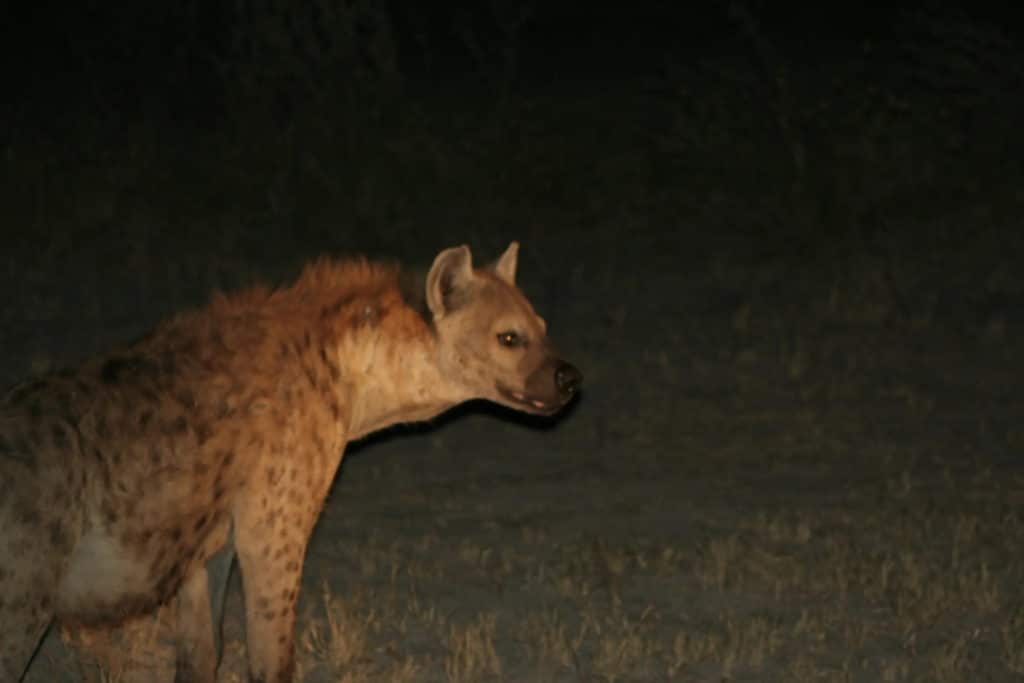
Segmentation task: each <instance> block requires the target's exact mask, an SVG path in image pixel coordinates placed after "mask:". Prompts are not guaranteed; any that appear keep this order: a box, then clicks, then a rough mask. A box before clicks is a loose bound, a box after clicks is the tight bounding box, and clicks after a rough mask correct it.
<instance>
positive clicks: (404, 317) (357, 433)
mask: <svg viewBox="0 0 1024 683" xmlns="http://www.w3.org/2000/svg"><path fill="white" fill-rule="evenodd" d="M394 303H395V302H394V301H393V300H392V301H387V302H382V301H372V302H370V301H368V302H365V303H364V304H363V309H364V313H363V314H364V315H365V317H366V318H367V320H368V322H367V324H365V325H362V326H360V327H358V328H357V329H353V330H351V333H350V334H349V335H347V336H346V338H345V339H344V340H343V341H342V343H341V345H340V349H339V351H340V353H341V358H342V360H343V364H342V365H343V367H345V368H347V373H346V374H348V375H349V377H350V380H349V384H348V391H349V401H350V405H351V411H350V423H349V439H358V438H361V437H363V436H366V435H367V434H370V433H372V432H375V431H377V430H380V429H384V428H386V427H389V426H391V425H394V424H398V423H402V422H421V421H424V420H429V419H431V418H433V417H435V416H437V415H439V414H440V413H442V412H444V411H446V410H448V409H449V408H451V407H453V406H455V405H456V404H458V403H461V402H463V401H465V400H467V399H468V398H470V397H469V396H467V395H463V394H464V393H465V392H463V391H462V390H461V389H459V387H457V386H456V385H455V384H454V383H453V382H451V381H450V380H449V379H448V378H447V377H445V374H444V373H443V372H442V371H441V368H440V366H439V357H440V353H439V347H438V340H437V337H436V336H435V334H434V331H433V329H432V327H431V326H430V324H429V323H428V322H427V321H426V320H425V319H424V318H423V317H422V316H421V315H420V313H419V312H417V311H414V310H412V308H411V307H410V306H409V305H408V304H407V303H404V302H403V303H402V304H399V305H394Z"/></svg>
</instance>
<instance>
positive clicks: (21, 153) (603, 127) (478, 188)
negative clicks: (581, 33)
mask: <svg viewBox="0 0 1024 683" xmlns="http://www.w3.org/2000/svg"><path fill="white" fill-rule="evenodd" d="M714 73H720V74H724V75H723V77H722V80H721V81H720V82H718V81H716V85H714V86H713V87H712V86H711V85H709V82H708V80H707V79H708V74H707V73H706V72H692V73H691V72H689V71H687V72H685V73H682V74H677V75H674V76H672V75H670V76H666V77H665V78H666V79H667V80H666V81H663V82H662V84H663V85H664V84H666V83H667V84H668V85H669V86H671V87H669V88H668V89H667V90H665V89H662V90H659V91H658V92H654V93H653V94H652V91H651V90H645V89H644V88H641V87H637V84H636V83H633V82H631V83H628V84H622V83H620V84H619V85H617V86H615V87H618V88H620V89H619V90H616V91H615V92H616V93H618V96H617V97H614V98H609V97H608V96H607V90H606V89H604V88H603V87H601V88H593V89H588V88H587V87H583V86H580V87H578V88H575V89H572V90H571V91H570V90H568V89H566V90H563V91H559V92H555V93H552V92H547V91H542V90H541V91H538V92H537V93H535V94H534V95H530V96H526V95H524V96H523V97H522V98H521V99H513V100H511V101H510V102H506V103H505V105H504V106H505V107H506V109H503V110H501V111H500V112H498V113H494V112H491V113H489V114H480V113H479V111H477V110H475V109H471V108H469V107H466V108H462V109H459V108H456V107H455V106H454V105H451V103H448V104H446V105H445V106H446V107H448V109H447V110H446V111H445V115H444V116H439V117H436V118H433V119H431V118H429V117H427V118H425V119H423V120H421V121H420V123H419V124H418V127H416V128H415V129H409V128H405V129H403V130H402V132H401V134H400V135H395V136H394V137H391V138H389V139H388V141H387V142H382V143H380V144H379V145H378V146H372V145H371V143H369V142H367V143H366V145H368V146H370V149H369V151H368V150H367V148H359V149H357V150H356V152H358V154H360V155H362V156H357V157H356V158H357V159H359V160H361V161H364V162H365V163H362V164H361V165H360V166H359V168H357V169H352V168H350V167H349V166H348V165H347V163H348V162H347V160H348V159H349V158H350V157H346V156H345V155H344V154H340V153H339V154H338V155H337V156H330V152H329V151H328V150H326V149H324V148H317V147H314V146H311V145H308V144H307V142H308V141H305V140H302V139H299V138H290V139H288V140H286V141H285V140H278V141H271V142H269V143H267V145H266V147H265V148H260V149H255V148H252V147H249V148H244V149H242V148H239V147H232V148H231V150H233V153H234V154H235V156H231V155H230V154H229V153H228V152H225V153H224V154H220V152H219V151H218V148H215V149H213V150H208V154H209V155H208V156H203V157H196V156H191V157H190V156H189V155H188V154H185V153H178V152H166V153H164V152H161V151H160V150H162V149H164V147H162V146H161V145H163V144H167V146H168V147H174V144H170V143H159V144H158V143H155V142H153V141H152V140H151V139H150V138H149V137H146V135H145V134H144V133H133V132H128V133H122V134H121V135H122V136H123V137H116V138H115V137H109V138H101V139H100V142H102V143H103V144H99V143H95V144H94V143H84V142H83V143H82V144H81V145H80V146H79V147H76V148H74V149H73V150H72V151H68V150H67V149H60V148H58V146H50V147H47V146H35V142H34V141H24V143H23V144H22V143H19V142H18V141H17V140H15V142H14V143H12V145H11V146H10V148H9V149H10V152H9V153H8V155H7V160H6V161H5V162H4V163H5V166H4V174H5V175H4V177H5V181H4V183H3V185H4V187H5V190H4V193H5V195H6V197H7V199H6V200H5V201H6V202H7V205H8V206H11V207H12V209H11V210H10V211H9V212H8V216H9V217H13V219H16V221H17V227H9V231H10V232H11V235H12V237H11V239H10V240H9V243H8V244H9V248H7V249H5V250H4V251H3V258H4V261H6V263H4V264H3V265H2V268H3V276H2V278H0V285H2V286H3V291H4V292H6V295H5V297H4V299H3V303H2V306H0V350H2V354H0V380H2V381H3V382H2V383H3V384H10V383H11V382H14V381H16V380H19V379H23V378H24V377H26V376H29V375H31V374H34V373H40V372H45V371H47V370H49V369H52V368H55V367H59V366H63V365H67V364H73V363H74V362H75V361H76V360H78V359H81V358H83V357H85V356H88V355H89V354H91V353H95V352H97V351H99V350H100V349H103V348H106V347H109V346H110V345H112V344H114V343H116V342H118V341H123V340H125V339H130V338H132V337H133V336H135V335H137V334H138V333H140V332H142V331H144V330H145V329H146V328H147V327H149V326H150V325H152V324H153V323H154V322H155V321H156V320H158V319H159V318H160V317H162V316H164V315H167V314H169V313H170V312H172V311H174V310H178V309H180V308H182V307H185V306H191V305H197V304H200V303H201V302H202V301H203V300H205V298H206V296H207V294H208V292H209V291H210V290H211V289H213V288H217V287H233V286H236V285H238V284H239V283H244V282H248V281H251V280H253V279H268V280H271V281H274V280H279V279H281V278H282V277H287V275H288V274H289V273H293V272H294V271H295V268H296V267H297V264H299V263H301V262H302V261H304V260H307V259H310V258H313V257H315V256H316V255H318V254H320V253H323V252H337V251H366V252H369V253H371V254H373V255H382V254H383V255H393V256H395V257H400V258H404V259H410V260H414V261H418V262H425V261H427V260H428V259H429V258H430V257H431V256H432V255H433V254H434V253H435V252H436V251H438V250H439V249H441V248H443V247H446V246H451V245H454V244H459V243H462V242H468V243H469V244H471V245H472V247H473V249H474V253H475V254H477V255H478V257H483V256H484V255H489V256H495V255H497V254H498V253H500V249H501V248H503V247H504V245H505V244H507V242H508V241H509V240H511V239H519V240H521V241H522V255H521V260H520V275H519V277H520V281H521V284H522V286H523V287H524V289H525V290H526V292H527V294H528V295H529V296H531V297H532V298H533V300H534V301H535V303H536V305H537V308H538V310H539V311H540V312H541V314H542V315H544V316H545V317H546V318H547V320H548V321H549V324H550V326H551V333H552V336H553V337H554V339H555V340H556V342H558V343H559V345H560V347H561V348H562V349H563V352H564V354H565V356H566V357H567V358H568V359H569V360H571V361H572V362H574V363H575V364H576V365H578V366H579V367H580V369H581V370H582V371H583V373H584V375H585V384H584V391H583V394H582V396H581V397H580V400H579V401H578V402H577V403H576V404H575V405H574V406H573V407H572V409H571V410H570V411H569V412H568V414H566V415H564V416H563V417H562V418H561V419H559V420H557V421H555V422H550V423H549V422H544V421H536V420H527V419H523V418H520V417H518V416H515V415H512V414H511V413H506V412H504V411H498V410H495V409H492V408H489V407H487V406H479V405H473V406H469V407H467V408H465V409H460V410H457V411H455V413H454V414H452V415H450V416H446V417H445V418H442V419H440V420H438V421H437V422H436V423H435V424H432V425H429V426H425V427H422V428H405V429H400V430H395V431H393V432H389V433H387V434H385V435H380V436H376V437H371V438H369V439H368V440H367V441H366V442H365V443H361V444H357V445H355V446H354V447H352V448H351V449H350V451H349V454H348V455H347V456H346V458H345V460H344V463H343V465H342V469H341V472H340V475H339V476H338V479H337V481H336V482H335V486H334V489H333V492H332V494H331V497H330V499H329V502H328V504H327V506H326V509H325V511H324V514H323V517H322V519H321V521H320V524H319V526H318V528H317V532H316V535H315V537H314V539H313V542H312V546H311V548H310V552H309V556H308V559H307V563H306V567H305V583H304V590H303V593H302V597H301V601H300V614H301V618H300V624H299V632H300V639H299V642H300V645H299V660H300V668H301V673H302V676H301V678H302V680H303V681H311V682H320V681H323V682H328V681H330V682H342V681H344V682H346V683H358V682H361V681H389V682H396V683H397V682H410V683H411V682H420V681H424V682H427V681H449V682H454V683H459V682H475V681H509V682H519V681H531V682H533V681H537V682H546V681H552V682H555V681H566V682H570V681H571V682H575V683H581V682H584V681H586V682H601V683H611V682H628V681H694V682H697V681H701V682H704V681H707V682H710V681H794V682H797V681H808V682H809V681H849V682H854V681H857V682H865V683H867V682H871V683H874V682H877V681H936V682H950V683H954V682H965V681H1012V680H1021V678H1022V677H1024V590H1022V586H1024V555H1022V552H1021V549H1022V548H1024V507H1022V505H1024V424H1022V422H1021V415H1022V414H1024V383H1022V379H1024V365H1022V358H1024V356H1022V351H1024V271H1022V270H1021V266H1020V264H1021V263H1022V261H1021V256H1022V255H1024V249H1022V246H1024V238H1022V236H1021V235H1022V232H1021V230H1020V216H1021V215H1024V213H1022V209H1024V194H1022V193H1021V190H1020V188H1021V187H1024V186H1022V185H1021V184H1020V182H1019V181H1020V180H1021V178H1022V174H1021V168H1020V166H1019V157H1018V161H1017V162H1015V163H1016V166H1012V162H1011V161H1006V158H1004V157H998V159H1001V160H1002V161H1005V162H1006V163H1004V164H1003V165H999V164H998V163H988V162H987V161H986V160H987V159H990V157H986V156H984V155H985V154H989V153H992V154H997V152H993V151H992V150H1007V149H1011V150H1012V149H1017V148H1012V147H1007V146H1006V140H1005V139H1002V138H1000V139H999V141H997V142H998V144H997V142H991V144H989V143H988V142H986V141H988V138H987V137H985V138H983V137H981V134H980V133H979V134H978V137H971V136H972V135H974V134H973V133H972V134H968V133H963V135H964V136H965V138H964V139H967V140H969V141H972V144H971V145H969V146H968V147H967V148H964V149H967V150H968V151H962V150H961V151H957V150H954V151H952V152H948V153H949V154H950V155H952V157H946V156H942V155H943V154H946V153H947V151H941V153H940V152H934V154H935V156H934V157H927V158H924V157H922V156H920V155H919V151H920V150H932V151H934V149H936V148H934V147H933V146H931V142H930V139H925V138H921V139H920V140H917V139H916V138H909V137H905V138H900V139H901V140H902V142H901V143H900V144H903V143H904V142H905V143H906V148H905V147H899V146H898V145H897V146H894V147H884V148H882V147H878V146H872V145H876V143H878V139H876V138H875V137H872V136H873V135H874V132H871V131H874V130H875V129H871V131H868V132H864V130H865V129H861V128H857V129H855V128H854V125H853V124H852V123H851V124H850V125H849V126H848V128H847V129H843V130H841V131H839V132H838V133H836V135H837V140H839V142H836V143H835V144H825V143H822V142H820V140H819V138H817V137H815V133H814V131H813V130H812V131H811V132H807V130H808V129H806V128H805V129H801V130H798V131H796V132H795V133H794V132H793V131H792V130H790V131H789V132H788V133H787V130H786V128H785V126H784V125H783V124H782V123H781V122H783V121H784V120H792V118H793V116H789V117H788V118H787V117H781V116H780V115H779V113H778V112H779V107H780V106H788V107H791V108H792V110H791V111H790V112H789V113H790V114H793V115H800V114H801V113H802V112H804V111H805V108H804V107H803V104H801V103H802V102H803V100H800V99H799V93H798V94H797V95H792V97H793V98H796V99H795V100H785V101H784V100H782V99H780V96H779V95H778V93H775V94H774V95H773V94H771V93H768V94H765V95H757V94H756V93H755V94H754V95H749V97H752V98H755V100H754V102H755V103H756V102H760V103H761V104H760V105H758V106H760V108H759V109H756V110H751V109H750V106H751V105H750V104H749V103H748V104H742V103H741V102H739V101H738V100H737V99H736V98H739V97H740V94H742V93H748V94H749V90H747V89H745V87H746V86H742V87H740V86H736V87H733V85H730V82H731V81H729V80H728V79H729V78H733V80H734V81H735V79H736V78H740V77H736V76H735V74H736V73H737V72H736V71H735V70H732V67H729V68H726V67H722V70H721V71H720V72H714ZM726 77H728V78H726ZM743 78H745V77H743ZM740 80H742V78H740ZM746 82H747V81H743V83H746ZM741 85H742V84H741ZM684 86H685V87H684ZM608 87H611V86H608ZM795 87H796V86H794V88H795ZM684 91H685V93H689V95H684V94H683V93H684ZM738 93H739V94H738ZM743 97H747V95H743ZM757 97H760V98H762V99H756V98H757ZM787 97H789V96H787ZM837 97H838V96H837ZM924 97H925V96H924V95H922V98H924ZM811 99H813V98H811V97H810V96H808V100H807V101H808V102H810V100H811ZM697 101H699V102H700V103H701V107H703V109H700V111H696V110H695V109H694V107H696V105H695V104H693V103H694V102H697ZM794 101H795V102H796V103H794ZM814 101H815V102H817V100H814ZM810 106H811V105H810V104H808V105H807V107H808V108H809V107H810ZM927 108H928V100H927V99H922V104H921V105H920V110H922V111H923V110H926V109H927ZM453 111H454V112H461V113H458V114H452V113H451V112H453ZM751 111H755V114H753V115H748V113H749V112H751ZM884 111H888V110H887V109H886V110H884ZM901 111H902V110H901ZM915 111H916V110H915ZM723 112H726V113H728V112H732V118H728V119H727V118H723V117H724V116H725V114H724V113H723ZM773 112H774V113H773ZM446 117H451V118H454V119H455V120H453V121H447V122H446V123H445V124H444V125H445V126H449V127H448V128H442V127H441V124H440V123H437V122H438V121H441V120H444V119H446ZM761 119H763V120H766V121H768V123H765V124H764V130H762V128H759V127H757V126H755V125H753V124H752V123H751V122H752V121H754V122H756V121H757V120H761ZM807 120H808V121H811V120H817V119H811V118H808V119H807ZM872 120H874V119H872ZM424 121H425V122H424ZM481 121H483V123H481ZM833 121H834V120H833ZM773 122H774V123H773ZM854 123H856V122H854ZM913 124H914V121H913V120H907V119H905V118H902V119H900V118H895V117H894V119H893V121H892V123H891V125H890V124H886V127H885V130H886V132H887V133H893V134H894V136H895V137H897V138H898V137H899V135H901V134H902V133H901V132H900V131H904V130H908V129H914V130H917V129H916V128H914V125H913ZM758 125H760V124H758ZM901 126H902V127H901ZM467 130H472V131H473V132H472V134H471V135H469V134H467V133H466V131H467ZM815 130H817V129H815ZM956 130H957V131H959V130H960V129H956ZM986 130H987V131H988V132H989V133H990V134H991V135H992V136H998V135H1000V134H1001V133H1000V132H999V130H997V129H995V128H987V129H986ZM857 131H860V132H857ZM840 133H841V134H842V135H845V136H848V137H839V136H840ZM957 134H960V133H957ZM296 135H298V134H296ZM787 135H790V136H794V135H795V136H796V137H787ZM920 135H922V136H923V135H925V134H924V133H920ZM133 136H137V137H133ZM802 136H806V137H802ZM858 136H860V137H858ZM879 139H880V138H879ZM765 140H768V141H771V145H769V144H764V145H762V144H761V143H762V142H764V141H765ZM1017 142H1018V143H1019V140H1018V141H1017ZM129 143H130V144H129ZM847 143H849V144H847ZM855 143H856V144H855ZM345 144H351V141H349V142H346V143H345ZM373 144H377V143H373ZM878 144H881V143H878ZM893 144H894V145H895V143H893ZM133 145H134V146H133ZM772 145H775V146H774V147H773V146H772ZM857 145H860V146H857ZM914 145H918V146H916V147H915V146H914ZM986 145H987V146H986ZM869 147H870V150H869V151H864V150H866V149H868V148H869ZM897 147H898V149H897ZM346 149H349V151H351V148H346ZM801 149H803V150H804V151H805V152H806V155H805V157H806V163H805V164H804V165H799V166H797V167H794V165H793V163H792V161H793V159H792V156H791V154H790V152H794V151H798V150H801ZM908 149H909V151H907V150H908ZM958 149H959V148H958ZM39 150H42V151H39ZM140 150H141V151H140ZM153 150H156V151H153ZM850 150H855V151H854V152H851V151H850ZM856 150H861V151H856ZM915 150H916V151H915ZM971 150H973V151H971ZM78 152H81V154H78ZM975 152H976V155H975V156H972V154H975ZM929 153H932V152H929ZM1002 153H1003V152H998V154H1002ZM286 154H287V155H291V156H289V159H290V161H289V164H291V165H290V166H289V167H288V168H289V170H287V171H285V170H282V165H281V164H277V163H274V164H270V165H267V166H261V165H260V163H259V161H261V160H262V161H265V160H266V159H267V158H277V159H282V158H284V156H283V155H286ZM920 154H923V152H921V153H920ZM133 155H134V156H133ZM150 155H151V156H150ZM318 155H320V156H318ZM915 155H917V156H915ZM957 155H959V156H957ZM1012 156H1013V155H1012V154H1010V153H1009V152H1006V157H1007V158H1008V157H1012ZM949 158H954V159H959V160H961V161H962V164H961V163H960V162H957V163H953V164H950V163H947V162H948V159H949ZM69 159H73V161H69ZM908 159H909V160H908ZM254 160H255V161H254ZM1000 163H1002V162H1000ZM1007 164H1010V165H1007ZM881 170H885V171H886V173H881V172H880V171H881ZM6 220H8V219H6V218H5V221H6ZM241 617H242V614H241V596H240V594H239V590H238V585H237V576H236V577H235V582H234V583H233V585H232V589H231V592H230V594H229V598H228V608H227V615H226V618H225V627H224V634H225V638H224V640H225V647H224V660H223V663H222V666H221V673H220V680H221V681H224V682H229V681H243V680H245V676H244V671H245V667H244V651H245V645H244V628H243V625H242V618H241ZM55 632H56V629H53V632H51V634H50V636H49V637H48V638H47V640H46V642H45V643H44V645H43V647H42V648H41V650H40V652H39V653H38V655H37V657H36V659H35V661H34V663H33V665H32V667H31V669H30V671H29V675H28V677H27V678H26V681H28V683H43V682H45V681H54V680H72V677H71V674H69V673H68V666H69V665H68V662H67V660H66V653H65V652H64V651H63V649H62V647H61V645H60V643H59V639H58V638H57V637H56V633H55ZM61 677H64V678H63V679H62V678H61Z"/></svg>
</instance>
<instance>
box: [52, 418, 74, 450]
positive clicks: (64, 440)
mask: <svg viewBox="0 0 1024 683" xmlns="http://www.w3.org/2000/svg"><path fill="white" fill-rule="evenodd" d="M50 436H51V437H52V438H53V445H54V446H55V447H56V448H61V449H66V448H67V447H68V446H69V445H70V444H71V442H70V440H69V439H68V435H67V432H65V431H64V428H63V427H62V426H61V425H59V424H55V425H53V427H51V428H50Z"/></svg>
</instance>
